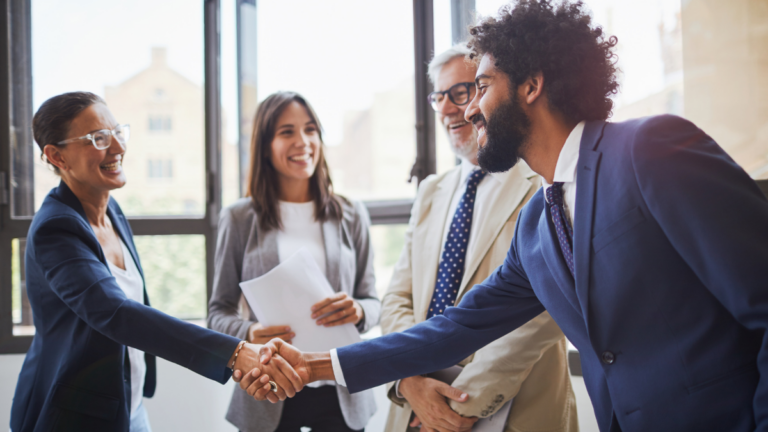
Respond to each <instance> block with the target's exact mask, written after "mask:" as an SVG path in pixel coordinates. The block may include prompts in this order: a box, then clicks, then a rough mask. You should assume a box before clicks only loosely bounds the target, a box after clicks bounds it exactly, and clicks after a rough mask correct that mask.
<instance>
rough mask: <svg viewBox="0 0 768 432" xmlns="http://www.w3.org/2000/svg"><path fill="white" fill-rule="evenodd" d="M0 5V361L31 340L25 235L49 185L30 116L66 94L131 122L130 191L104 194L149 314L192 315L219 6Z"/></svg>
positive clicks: (203, 271) (210, 160)
mask: <svg viewBox="0 0 768 432" xmlns="http://www.w3.org/2000/svg"><path fill="white" fill-rule="evenodd" d="M3 5H4V6H5V10H7V11H8V12H7V13H8V16H6V18H7V19H6V20H5V22H6V23H7V25H6V26H5V27H4V28H5V29H6V30H7V31H6V32H4V34H7V37H4V38H3V39H2V41H3V42H2V45H0V50H2V52H3V53H5V54H6V55H5V56H4V58H7V59H8V61H3V62H2V66H0V67H2V68H5V69H7V70H8V73H7V74H5V75H3V76H4V77H5V78H4V79H5V80H7V81H6V84H7V85H8V87H9V88H10V89H11V92H10V94H9V95H8V98H7V99H4V100H3V101H2V103H3V104H4V105H5V107H3V109H4V110H7V111H9V112H8V115H7V116H5V115H4V117H5V118H8V120H7V121H8V124H7V126H5V127H7V129H6V130H7V131H8V134H7V135H6V136H5V137H3V138H2V139H0V180H2V181H0V209H2V210H3V212H2V216H1V218H0V295H2V300H0V308H1V309H2V310H1V311H0V317H2V318H1V319H2V322H0V352H19V351H21V352H23V351H24V350H25V349H26V346H28V344H29V342H30V337H29V336H30V335H32V334H34V327H33V321H32V320H33V316H32V311H31V308H30V305H29V301H28V298H27V293H26V280H25V272H24V252H25V246H26V241H25V236H26V233H27V230H28V228H29V224H30V222H31V218H32V216H33V215H34V213H35V211H36V209H38V208H39V207H40V205H41V203H42V201H43V199H45V196H46V195H47V194H48V192H49V191H50V190H51V188H53V187H56V186H57V185H58V183H59V181H60V179H59V178H58V177H57V176H56V175H55V174H54V173H53V171H52V170H51V169H50V168H49V166H48V165H47V164H46V163H45V162H44V161H43V160H42V159H41V157H40V150H39V148H38V146H37V144H36V143H35V142H34V141H33V139H32V136H31V118H32V114H33V113H34V112H35V111H36V110H37V109H38V108H39V107H40V105H41V104H42V103H43V102H44V101H45V100H46V99H48V98H50V97H51V96H54V95H57V94H61V93H64V92H68V91H89V92H92V93H95V94H97V95H99V96H100V97H102V98H104V100H105V101H106V103H107V106H108V107H109V109H110V110H111V112H112V113H113V114H114V116H115V118H116V119H117V121H118V122H119V123H127V124H130V125H131V139H130V141H129V143H128V145H127V151H126V154H125V156H124V159H123V168H124V170H125V172H126V175H127V177H128V183H127V184H126V186H125V187H124V188H122V189H119V190H116V191H114V192H113V193H112V196H113V197H114V198H115V199H116V200H117V201H118V202H119V204H120V205H121V207H122V209H123V211H124V213H125V214H126V215H127V216H128V218H129V221H130V223H131V226H132V228H133V231H134V233H135V235H136V237H135V242H136V246H137V249H138V251H139V254H140V256H141V258H142V264H143V267H144V271H145V278H146V282H147V290H148V292H149V293H150V297H151V299H152V303H153V306H155V307H157V308H159V309H160V310H163V311H165V312H167V313H170V314H172V315H175V316H177V317H179V318H184V319H198V320H199V319H204V318H205V314H206V304H207V297H208V294H207V293H208V289H207V287H208V286H210V278H211V272H210V271H209V270H208V269H209V268H210V262H211V261H212V256H211V255H212V254H211V253H210V251H211V250H212V248H213V245H214V243H215V217H216V216H217V215H218V210H219V202H220V189H219V188H218V187H217V186H218V185H219V184H220V182H219V171H218V165H217V163H218V144H219V140H218V131H219V124H220V110H219V106H218V101H219V95H218V79H219V76H218V73H219V71H218V53H219V42H218V36H219V35H218V33H217V32H218V25H217V24H218V19H219V16H218V15H219V5H218V2H217V1H211V0H209V1H200V2H195V3H190V2H188V1H185V0H169V1H163V2H160V3H158V2H152V1H148V0H131V1H127V0H110V1H95V0H79V1H77V2H60V1H54V0H19V1H5V2H3ZM147 10H152V11H153V13H151V14H147V13H146V11H147ZM86 12H87V13H86ZM168 17H173V22H174V25H172V26H169V25H168V23H169V21H168ZM148 29H151V31H148ZM210 132H213V133H210ZM6 187H8V188H9V190H8V191H6V189H5V188H6ZM6 194H7V195H8V199H7V201H8V202H7V204H9V205H8V206H3V205H2V204H6V202H5V201H6V200H4V199H3V197H4V196H5V195H6Z"/></svg>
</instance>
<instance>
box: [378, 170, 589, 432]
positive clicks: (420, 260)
mask: <svg viewBox="0 0 768 432" xmlns="http://www.w3.org/2000/svg"><path fill="white" fill-rule="evenodd" d="M500 179H501V180H502V187H500V188H497V190H495V191H494V192H493V195H491V196H489V197H488V199H487V200H484V201H483V203H482V204H481V205H484V206H485V205H487V206H488V207H487V209H488V210H487V211H485V209H484V211H483V214H484V215H486V216H485V217H483V220H482V221H473V223H481V224H482V229H481V230H479V231H477V233H476V237H475V238H473V239H472V242H477V243H476V245H477V246H476V247H474V248H473V249H472V250H471V251H473V252H474V253H473V254H472V255H468V256H467V259H466V267H465V272H464V278H463V279H462V281H461V286H460V289H459V293H458V294H459V296H458V298H457V300H456V301H457V303H458V302H459V301H461V298H462V296H463V295H464V294H465V293H466V292H467V291H468V290H469V289H470V288H471V287H473V286H474V285H475V284H478V283H480V282H482V281H483V280H484V279H485V278H486V277H488V275H490V274H491V272H493V271H494V270H495V269H496V267H498V266H499V265H501V263H502V262H503V261H504V258H505V257H506V254H507V251H508V250H509V245H510V244H511V242H512V236H513V233H514V229H515V221H516V219H517V215H518V213H519V212H520V210H521V209H522V208H523V206H524V205H525V203H526V202H528V200H529V199H530V198H531V196H533V194H534V193H535V192H536V190H537V189H538V188H539V183H540V182H539V178H538V177H536V176H535V175H534V174H533V173H532V172H531V171H530V168H528V166H527V165H525V163H524V162H522V161H521V162H520V163H518V164H517V165H516V166H515V167H514V168H513V169H511V170H510V171H508V172H506V173H504V174H503V175H502V176H500ZM460 181H461V179H460V168H459V167H456V168H455V169H453V170H451V171H449V172H447V173H445V174H442V175H438V176H434V175H433V176H430V177H428V178H427V179H425V180H424V181H423V182H422V183H421V185H420V186H419V192H418V195H417V198H416V201H415V202H414V205H413V209H412V210H411V219H410V222H409V226H408V230H407V231H406V235H405V237H406V239H405V246H404V247H403V252H402V254H401V255H400V259H399V260H398V262H397V264H396V266H395V269H394V273H393V276H392V280H391V282H390V286H389V289H388V290H387V293H386V295H385V296H384V300H383V304H382V314H381V327H382V331H383V332H384V333H385V334H387V333H392V332H398V331H403V330H405V329H407V328H410V327H412V326H413V325H415V324H417V323H420V322H422V321H424V320H425V319H426V315H427V309H428V307H429V303H430V301H431V298H432V293H433V291H434V286H435V280H436V278H437V268H438V264H439V258H440V257H439V255H440V250H441V247H442V243H443V241H444V239H443V238H442V237H443V233H444V228H445V223H446V219H447V217H448V213H449V212H451V211H452V210H453V209H451V208H449V207H450V203H451V198H452V197H453V195H454V193H455V191H456V188H458V187H459V184H460ZM461 365H463V366H464V370H463V371H462V372H461V374H460V375H459V377H458V378H457V379H456V381H454V383H453V386H454V387H457V388H459V389H461V390H463V391H465V392H466V393H467V394H468V395H469V401H467V402H466V403H463V404H462V403H456V402H451V408H453V409H454V410H455V411H456V412H457V413H459V414H461V415H463V416H466V417H473V416H477V417H488V416H490V415H493V414H494V413H495V412H496V411H497V410H498V409H499V408H501V406H502V405H504V403H506V402H507V401H508V400H510V399H512V398H514V399H515V400H514V402H513V404H512V410H511V411H510V414H509V418H508V420H507V426H506V428H505V431H516V432H523V431H531V432H533V431H536V432H545V431H563V432H573V431H578V419H577V416H576V400H575V397H574V394H573V390H572V388H571V380H570V374H569V372H568V361H567V345H566V340H565V336H564V335H563V333H562V331H561V330H560V328H559V327H558V326H557V324H555V322H554V320H553V319H552V317H550V316H549V313H547V312H544V313H542V314H541V315H539V316H537V317H536V318H534V319H533V320H531V321H530V322H528V323H527V324H525V325H523V326H522V327H520V328H518V329H517V330H515V331H513V332H511V333H509V334H508V335H506V336H504V337H502V338H500V339H498V340H496V341H494V342H493V343H491V344H489V345H487V346H485V347H484V348H482V349H481V350H479V351H477V352H476V353H475V354H474V355H473V356H471V357H470V358H468V359H465V360H464V361H463V362H462V363H461ZM388 395H389V397H390V399H391V400H392V402H393V403H392V404H391V407H390V411H389V417H388V419H387V427H386V431H387V432H403V431H407V430H409V426H408V423H409V421H410V419H411V413H412V410H411V407H410V405H409V404H408V402H407V401H406V400H405V399H400V398H398V397H397V396H396V394H395V389H394V383H390V384H389V387H388Z"/></svg>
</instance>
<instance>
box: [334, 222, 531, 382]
mask: <svg viewBox="0 0 768 432" xmlns="http://www.w3.org/2000/svg"><path fill="white" fill-rule="evenodd" d="M515 238H517V235H515ZM514 242H515V241H514V240H513V243H512V247H511V248H510V250H509V253H508V254H507V258H506V259H505V261H504V263H503V264H502V265H501V266H500V267H499V268H498V269H496V271H494V272H493V273H492V274H491V276H489V277H488V278H487V279H486V280H485V281H483V283H482V284H480V285H476V286H474V287H473V288H472V289H471V290H470V291H469V292H468V293H467V294H466V295H465V296H464V298H463V299H462V300H461V303H459V305H458V306H456V307H451V308H447V309H446V310H445V314H444V315H438V316H435V317H433V318H431V319H429V320H427V321H424V322H422V323H420V324H417V325H415V326H413V327H411V328H409V329H408V330H405V331H403V332H400V333H391V334H388V335H386V336H382V337H379V338H376V339H373V340H370V341H367V342H360V343H357V344H353V345H349V346H346V347H344V348H339V349H338V350H337V353H338V356H339V364H340V365H341V368H342V371H343V373H344V380H345V381H346V384H347V388H348V389H349V391H350V392H351V393H355V392H359V391H362V390H365V389H369V388H372V387H375V386H377V385H380V384H384V383H387V382H391V381H396V380H398V379H402V378H406V377H410V376H414V375H420V374H425V373H429V372H434V371H436V370H440V369H444V368H447V367H449V366H452V365H455V364H457V363H459V362H460V361H462V360H463V359H465V358H466V357H468V356H469V355H471V354H472V353H474V352H475V351H477V350H478V349H480V348H482V347H483V346H485V345H487V344H489V343H491V342H493V341H494V340H496V339H498V338H500V337H502V336H504V335H505V334H507V333H509V332H511V331H512V330H515V329H516V328H518V327H520V326H521V325H523V324H525V323H526V322H528V321H530V320H531V319H533V318H534V317H535V316H537V315H539V314H540V313H541V312H543V311H544V306H542V304H541V303H540V302H539V300H538V299H537V298H536V296H535V294H534V292H533V290H532V289H531V286H530V284H529V282H528V279H527V278H526V276H525V273H524V272H523V270H522V267H521V265H520V262H519V260H518V256H517V253H516V247H515V243H514Z"/></svg>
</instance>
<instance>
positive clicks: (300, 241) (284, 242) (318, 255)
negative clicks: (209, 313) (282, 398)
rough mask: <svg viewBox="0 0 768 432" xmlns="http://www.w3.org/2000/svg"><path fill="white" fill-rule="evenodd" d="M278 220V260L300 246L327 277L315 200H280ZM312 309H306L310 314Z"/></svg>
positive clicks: (329, 383) (286, 257) (284, 257)
mask: <svg viewBox="0 0 768 432" xmlns="http://www.w3.org/2000/svg"><path fill="white" fill-rule="evenodd" d="M280 220H281V222H282V223H283V228H282V229H280V230H279V231H278V232H277V255H278V256H279V258H280V262H283V261H285V260H286V259H288V258H290V257H291V255H293V254H295V253H296V252H298V251H299V249H301V248H306V249H307V250H308V251H309V253H310V255H312V258H314V259H315V262H317V265H318V266H319V267H320V270H322V271H323V274H324V275H326V277H328V274H327V269H326V268H325V242H324V241H323V227H322V224H320V222H318V221H317V220H315V202H314V201H310V202H305V203H292V202H286V201H280ZM311 313H312V311H307V314H311ZM333 384H334V382H333V381H317V382H313V383H310V384H307V387H314V388H317V387H321V386H324V385H333Z"/></svg>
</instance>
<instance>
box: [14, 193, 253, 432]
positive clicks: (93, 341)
mask: <svg viewBox="0 0 768 432" xmlns="http://www.w3.org/2000/svg"><path fill="white" fill-rule="evenodd" d="M107 214H108V216H109V218H110V220H111V221H112V225H113V226H114V227H115V229H116V230H117V232H118V233H119V235H120V238H121V239H122V240H123V242H125V244H126V246H128V249H129V250H130V251H131V257H126V259H130V258H133V260H134V262H135V263H136V266H137V267H138V268H139V271H140V272H141V271H142V269H141V264H140V262H139V257H138V255H137V253H136V247H135V246H134V244H133V233H132V232H131V228H130V226H129V225H128V222H127V221H126V219H125V216H123V213H122V211H121V210H120V206H118V205H117V202H116V201H114V200H113V199H111V198H110V202H109V207H108V210H107ZM25 263H26V278H27V293H28V295H29V302H30V304H31V306H32V314H33V317H34V322H35V337H34V340H33V341H32V346H31V347H30V349H29V351H28V352H27V356H26V358H25V359H24V365H23V366H22V369H21V372H20V373H19V380H18V383H17V385H16V394H15V396H14V398H13V406H12V407H11V430H12V431H13V432H26V431H125V432H127V431H128V429H129V421H130V405H131V404H130V397H131V386H130V378H131V376H130V366H129V363H128V357H127V352H126V346H131V347H134V348H138V349H140V350H142V351H144V352H145V353H146V357H145V359H146V363H147V375H146V379H145V383H144V396H146V397H151V396H152V395H153V394H154V392H155V383H156V377H155V371H156V368H155V356H160V357H162V358H164V359H167V360H170V361H172V362H174V363H177V364H179V365H181V366H184V367H186V368H188V369H191V370H192V371H194V372H197V373H199V374H200V375H203V376H205V377H208V378H210V379H212V380H215V381H218V382H221V383H225V382H226V381H227V380H228V379H229V377H230V376H231V371H230V370H229V369H228V368H227V361H228V360H229V358H230V356H231V355H232V353H233V352H234V350H235V348H236V347H237V344H238V343H239V339H236V338H233V337H231V336H228V335H224V334H221V333H217V332H214V331H212V330H208V329H205V328H201V327H199V326H197V325H194V324H190V323H186V322H184V321H181V320H178V319H176V318H173V317H171V316H169V315H166V314H164V313H162V312H160V311H158V310H156V309H153V308H151V307H149V299H148V298H147V294H146V290H145V291H144V304H141V303H139V302H135V301H133V300H129V299H128V298H126V296H125V293H124V292H123V290H122V289H121V288H120V287H119V286H118V285H117V282H116V281H115V278H114V277H112V274H111V273H110V271H109V268H108V266H107V260H106V258H105V256H104V253H103V251H102V249H101V246H100V245H99V242H98V240H97V239H96V236H95V235H94V233H93V230H92V229H91V227H90V224H89V223H88V219H87V218H86V216H85V212H84V211H83V208H82V205H81V204H80V201H79V200H78V199H77V197H76V196H75V195H74V194H73V193H72V191H71V190H70V189H69V188H68V187H67V185H66V184H65V183H64V182H61V184H60V185H59V187H58V188H55V189H53V190H52V191H51V193H50V194H49V195H48V196H47V197H46V198H45V201H44V202H43V205H42V207H40V210H39V211H38V212H37V214H36V215H35V217H34V220H33V221H32V225H31V227H30V229H29V234H28V236H27V249H26V257H25ZM142 277H143V273H142Z"/></svg>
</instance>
